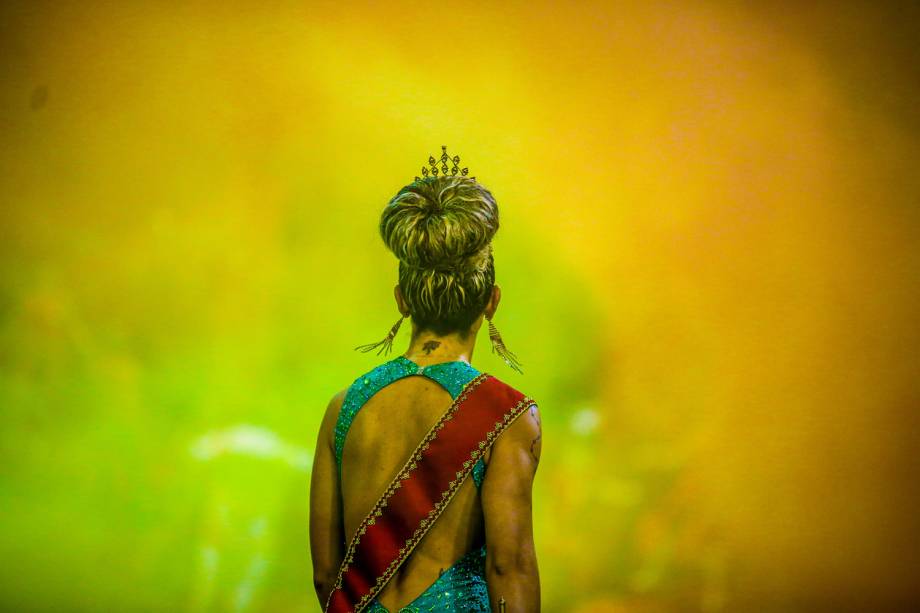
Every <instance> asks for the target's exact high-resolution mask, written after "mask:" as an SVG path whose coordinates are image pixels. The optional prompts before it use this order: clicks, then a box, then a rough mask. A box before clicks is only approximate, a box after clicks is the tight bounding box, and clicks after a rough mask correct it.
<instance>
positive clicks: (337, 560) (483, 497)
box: [310, 285, 542, 613]
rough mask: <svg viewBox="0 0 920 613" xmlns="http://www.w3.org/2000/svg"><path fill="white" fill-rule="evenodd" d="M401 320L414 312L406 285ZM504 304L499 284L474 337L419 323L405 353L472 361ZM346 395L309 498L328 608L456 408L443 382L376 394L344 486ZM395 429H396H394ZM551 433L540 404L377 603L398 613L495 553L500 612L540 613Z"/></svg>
mask: <svg viewBox="0 0 920 613" xmlns="http://www.w3.org/2000/svg"><path fill="white" fill-rule="evenodd" d="M394 296H395V299H396V305H397V308H398V309H399V311H400V313H401V314H403V315H404V316H409V309H408V307H407V305H406V302H405V300H404V298H403V296H402V294H401V292H400V290H399V286H398V285H397V286H396V288H395V289H394ZM500 301H501V290H500V289H499V287H498V286H495V287H494V288H493V291H492V296H491V297H490V299H489V302H488V304H487V305H486V307H485V309H484V310H483V313H482V314H481V315H480V316H479V317H478V318H477V320H476V321H475V322H474V323H473V325H472V327H471V328H470V332H469V333H468V334H467V335H465V336H464V335H461V334H459V333H452V334H448V335H445V336H439V335H436V334H434V333H433V332H431V331H430V330H419V329H417V327H416V326H415V325H414V323H413V329H412V338H411V340H410V343H409V348H408V349H407V350H406V352H405V353H404V354H403V355H404V356H405V357H407V358H408V359H410V360H412V361H414V362H416V363H417V364H419V365H422V366H426V365H429V364H438V363H441V362H448V361H455V360H459V361H465V362H469V361H470V360H471V358H472V355H473V350H474V348H475V344H476V337H477V334H476V333H477V332H478V330H479V328H480V327H481V326H482V323H483V320H484V319H485V318H486V317H488V318H491V317H493V316H494V314H495V311H496V309H497V308H498V304H499V302H500ZM346 391H347V390H342V391H340V392H339V393H337V394H336V395H335V396H334V397H333V398H332V399H331V401H330V402H329V404H328V406H327V408H326V413H325V415H324V417H323V422H322V424H321V426H320V431H319V435H318V440H317V445H316V455H315V457H314V462H313V474H312V477H311V493H310V548H311V556H312V559H313V583H314V587H315V589H316V595H317V597H318V599H319V602H320V606H321V607H324V606H325V604H326V601H327V599H328V597H329V594H330V593H331V591H332V588H333V586H334V584H335V580H336V577H337V575H338V570H339V566H340V565H341V562H342V558H343V557H344V553H345V546H344V544H343V543H344V542H346V541H347V542H350V541H351V539H352V537H353V535H354V533H355V530H356V529H357V526H358V524H360V522H361V521H362V520H363V519H364V516H365V515H366V514H367V512H368V511H369V510H370V508H371V507H372V506H373V504H374V503H375V502H376V500H377V498H378V497H379V495H380V493H381V492H382V491H383V490H384V489H385V487H386V486H387V484H389V482H390V481H391V480H392V479H393V477H395V475H396V473H397V472H398V471H399V469H400V468H401V467H402V464H403V462H404V461H405V458H406V457H408V456H409V455H410V454H411V453H412V451H413V450H414V449H415V446H416V445H417V443H418V441H419V440H420V439H421V438H422V437H423V436H424V434H425V433H426V432H427V431H428V429H429V428H430V426H431V425H432V424H433V423H434V421H436V420H437V418H438V417H439V416H440V415H441V414H442V413H443V411H444V409H446V407H447V406H448V405H449V404H450V400H451V399H450V396H449V394H447V392H446V391H445V390H444V389H443V388H441V387H440V385H438V384H437V383H435V382H434V381H431V380H429V379H426V378H424V377H418V376H412V377H406V378H404V379H401V380H399V381H396V382H394V383H392V384H390V385H388V386H387V387H385V388H384V389H382V390H381V391H380V392H378V393H377V394H375V395H374V396H373V397H372V398H371V399H370V400H368V402H367V403H366V404H365V405H364V407H363V408H362V409H361V411H360V412H359V413H358V416H357V417H356V418H355V421H354V422H353V424H352V426H351V429H350V430H349V434H348V438H347V439H346V444H345V450H344V453H343V461H342V482H341V487H340V483H339V476H338V471H337V470H336V465H335V456H334V446H333V445H334V442H333V441H334V439H333V434H334V428H335V422H336V419H337V417H338V413H339V409H340V408H341V406H342V401H343V400H344V397H345V392H346ZM394 424H397V426H396V427H394ZM541 443H542V430H541V424H540V414H539V410H538V408H537V406H536V405H532V406H531V407H529V409H528V410H527V411H525V412H524V413H523V414H522V415H520V416H519V417H518V418H517V419H516V420H515V421H514V423H512V424H511V425H510V426H509V427H508V428H507V429H506V430H505V431H504V432H503V433H502V435H501V436H499V437H498V439H497V440H496V442H495V443H494V444H493V445H492V447H491V448H490V449H488V450H486V452H485V454H484V456H483V460H484V461H485V462H486V464H487V465H488V469H487V470H486V476H485V479H484V481H483V484H482V489H481V492H480V491H478V490H477V488H476V487H475V484H474V483H473V480H472V479H471V478H470V479H466V480H465V481H464V483H463V485H462V486H461V487H460V489H459V490H458V491H457V493H456V494H455V496H454V498H453V500H451V503H450V504H449V505H448V506H447V507H446V508H445V510H444V512H443V513H442V514H441V516H440V518H439V519H438V520H437V522H435V524H434V526H433V527H432V528H431V529H430V530H429V532H428V533H427V534H426V535H425V537H424V538H423V539H422V540H421V542H420V543H419V544H418V546H417V547H416V548H415V550H414V551H413V552H412V555H411V556H409V558H408V559H407V560H406V562H405V563H404V564H403V565H402V567H401V568H400V569H399V571H398V572H397V573H396V574H395V575H394V576H393V577H392V578H391V579H390V581H389V582H388V583H387V585H386V586H385V587H384V588H383V590H381V592H380V593H379V594H378V595H377V598H378V600H380V602H381V604H383V605H384V606H385V607H387V608H388V609H389V610H390V611H396V610H398V609H399V608H400V607H401V606H404V605H406V604H408V603H409V602H411V601H412V600H413V599H414V598H415V597H416V596H418V595H419V594H420V593H421V592H423V591H424V590H425V588H427V587H428V586H429V585H430V584H431V583H432V582H433V581H434V580H435V579H436V578H437V577H438V576H439V575H440V574H441V573H442V572H444V570H446V569H447V568H448V567H450V566H451V565H452V564H453V563H454V562H455V561H456V560H457V559H458V558H459V557H460V556H462V555H463V554H464V553H466V552H468V551H470V550H471V549H473V548H475V547H478V546H479V545H481V544H482V543H483V542H484V543H486V546H487V557H486V581H487V584H488V589H489V599H490V601H491V603H492V610H493V611H495V612H496V613H498V611H499V602H500V600H501V599H502V598H504V600H505V609H504V610H505V612H506V613H516V612H522V613H523V612H527V613H532V612H534V611H539V610H540V581H539V573H538V568H537V559H536V551H535V547H534V541H533V524H532V518H531V512H532V488H533V479H534V474H535V472H536V469H537V465H538V463H539V459H540V450H541Z"/></svg>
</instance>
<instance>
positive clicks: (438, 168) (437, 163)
mask: <svg viewBox="0 0 920 613" xmlns="http://www.w3.org/2000/svg"><path fill="white" fill-rule="evenodd" d="M448 162H450V163H451V167H450V168H448V167H447V163H448ZM429 167H430V168H429ZM448 170H449V171H450V174H451V176H454V175H456V174H457V173H460V175H461V176H463V177H465V176H466V175H467V174H468V173H469V172H470V169H469V168H460V156H459V155H455V156H454V157H450V156H449V155H447V145H441V158H440V159H437V160H436V159H434V156H433V155H430V156H428V166H422V176H423V177H426V178H427V177H428V175H431V176H433V177H436V176H438V175H439V174H441V175H443V176H445V177H446V176H447V171H448ZM470 178H471V179H473V180H474V181H475V180H476V177H470ZM415 180H416V181H421V180H422V179H421V178H420V177H415Z"/></svg>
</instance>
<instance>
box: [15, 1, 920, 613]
mask: <svg viewBox="0 0 920 613" xmlns="http://www.w3.org/2000/svg"><path fill="white" fill-rule="evenodd" d="M918 15H920V13H918V10H917V9H916V6H912V5H910V4H907V3H905V4H904V5H897V4H885V3H869V2H865V3H852V2H847V3H820V2H818V3H815V2H807V3H806V2H802V3H800V2H791V1H789V2H770V3H754V2H750V3H736V2H689V1H688V2H617V3H608V2H577V3H570V4H562V3H542V2H527V3H524V2H510V3H489V4H486V3H474V4H468V3H451V4H443V5H442V4H438V5H435V4H430V3H428V4H426V3H409V2H402V1H398V2H388V3H370V2H367V3H334V2H302V3H293V2H265V3H257V2H251V3H217V2H212V3H201V4H199V3H195V4H194V5H187V4H185V3H178V2H82V3H76V2H73V3H71V2H56V3H41V2H40V3H36V2H6V3H4V4H3V5H2V9H0V49H2V55H0V83H2V85H0V130H2V139H0V186H2V188H0V189H2V191H0V194H2V201H0V207H2V208H0V338H2V341H0V411H2V413H0V414H2V432H0V466H2V469H0V560H2V566H0V568H2V570H0V608H2V610H11V611H292V610H302V611H318V610H319V606H318V603H317V602H316V598H315V596H314V594H313V590H312V585H311V568H310V558H309V550H308V540H307V500H308V496H309V471H310V466H311V459H312V450H313V447H314V444H315V437H316V430H317V427H318V424H319V420H320V417H321V415H322V411H323V409H324V407H325V406H326V403H327V402H328V400H329V399H330V397H331V396H332V395H333V394H334V393H335V392H337V391H338V390H340V389H342V388H343V387H345V386H347V385H348V384H349V383H350V382H351V381H352V380H353V379H354V378H355V377H357V376H358V375H359V374H361V373H362V372H364V371H366V370H368V369H370V368H371V367H373V366H374V365H375V364H376V363H378V362H379V361H380V360H378V359H377V358H375V356H373V355H372V354H370V355H368V354H360V353H356V352H354V351H352V348H353V347H354V346H356V345H358V344H361V343H366V342H370V341H374V340H377V339H378V338H380V337H382V336H383V335H384V334H385V333H386V331H387V330H388V329H389V327H390V325H392V323H393V321H395V319H396V317H397V312H396V309H395V306H394V304H393V299H392V293H391V291H392V286H393V284H394V283H395V278H396V262H395V260H394V259H393V258H392V256H390V255H389V254H388V253H387V252H386V250H385V249H384V247H383V244H382V242H381V241H380V240H379V237H378V235H377V233H376V223H377V219H378V215H379V211H380V209H381V208H382V206H383V205H384V203H385V202H386V201H387V200H388V199H389V198H390V197H391V196H392V195H393V194H395V192H396V191H397V190H398V189H399V188H400V187H401V186H402V185H404V184H405V183H407V182H409V181H411V179H412V177H413V176H414V175H415V174H417V173H418V172H419V170H420V167H421V165H422V163H423V162H424V161H425V160H426V159H427V157H428V155H429V154H432V153H433V154H438V153H439V151H440V146H441V145H442V144H446V145H448V147H449V152H451V153H458V154H460V155H461V157H462V158H463V163H464V164H465V165H469V167H470V169H471V172H472V174H474V175H476V176H477V178H478V179H479V180H480V181H481V182H483V183H484V184H485V185H487V186H488V187H489V188H491V189H492V191H493V193H494V194H495V195H496V197H497V199H498V201H499V204H500V207H501V213H502V228H501V230H500V232H499V234H498V237H497V239H496V242H495V251H496V261H497V270H498V277H499V283H500V284H501V286H502V288H503V292H504V293H503V296H504V298H503V301H502V307H501V308H500V310H499V312H498V315H497V317H496V323H497V325H498V327H499V329H500V330H501V332H502V334H503V336H504V338H505V340H506V342H507V343H508V345H509V347H510V348H511V349H512V350H513V351H514V352H516V353H517V354H518V356H520V357H521V358H522V360H523V362H524V363H525V373H526V374H525V375H523V376H518V375H516V373H513V372H512V371H510V370H508V369H507V368H506V367H505V366H504V365H503V364H502V363H500V362H498V361H497V360H496V359H495V358H494V356H492V355H491V354H490V353H489V351H488V340H487V338H485V335H483V336H482V338H481V340H480V345H479V347H478V349H477V351H476V355H475V356H474V363H475V364H476V365H477V366H478V367H479V368H480V369H481V370H485V371H488V372H491V373H494V374H496V375H498V376H499V377H502V378H504V379H505V380H507V381H509V382H510V383H512V384H513V385H515V386H516V387H518V388H520V389H521V390H523V391H524V392H526V393H527V394H529V395H531V396H532V397H534V398H536V399H537V400H538V401H539V403H540V405H541V410H542V413H543V418H544V446H543V459H542V462H541V467H540V470H539V472H538V475H537V479H536V484H535V492H536V493H535V496H536V500H535V521H536V524H535V525H536V538H537V547H538V556H539V562H540V571H541V580H542V589H543V604H544V610H546V611H576V612H579V613H585V612H593V611H604V612H608V611H610V612H620V611H622V612H626V611H640V612H651V611H707V612H709V611H824V610H835V611H847V610H854V611H881V610H906V609H907V608H908V607H909V605H910V604H911V603H914V602H917V601H918V598H920V595H918V590H920V588H918V585H917V582H916V579H917V577H920V553H918V551H920V546H918V545H920V544H918V526H917V511H918V506H920V505H918V498H920V487H918V485H917V482H916V481H914V480H912V478H914V477H916V476H917V473H918V470H917V469H918V454H917V447H918V445H917V444H918V442H920V441H918V438H920V437H918V421H920V418H918V408H920V406H918V405H920V402H918V401H920V393H918V384H917V383H918V379H920V377H918V375H920V373H918V370H920V369H918V360H917V347H918V342H920V326H918V317H917V314H918V313H917V306H918V298H920V296H918V284H917V279H918V278H920V275H918V273H920V250H918V242H920V241H918V229H920V210H918V204H920V173H918V172H917V161H918V159H920V144H918V138H917V136H918V133H920V110H918V104H917V100H918V94H920V78H918V66H920V57H918V51H917V49H918V48H917V45H916V40H917V35H918V31H920V30H918V27H917V25H918ZM407 340H408V338H407V332H406V331H405V330H403V332H402V333H401V336H400V338H399V339H398V341H397V344H396V349H397V351H399V352H402V351H403V350H404V349H405V346H406V342H407Z"/></svg>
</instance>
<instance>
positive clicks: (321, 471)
mask: <svg viewBox="0 0 920 613" xmlns="http://www.w3.org/2000/svg"><path fill="white" fill-rule="evenodd" d="M344 397H345V391H344V390H343V391H341V392H339V393H338V394H336V395H335V396H334V397H333V398H332V400H331V401H330V402H329V405H328V406H327V407H326V412H325V415H324V416H323V421H322V424H321V425H320V428H319V434H318V435H317V440H316V451H315V452H314V455H313V473H312V475H311V478H310V555H311V557H312V559H313V576H314V578H323V577H330V576H334V575H335V574H336V573H337V571H338V567H339V564H340V563H341V560H342V557H343V555H344V548H345V546H344V539H345V536H344V527H343V523H342V498H341V490H340V488H339V472H338V467H337V466H336V462H335V451H334V445H335V443H334V440H335V439H334V437H335V423H336V420H337V419H338V414H339V409H341V407H342V402H343V400H344Z"/></svg>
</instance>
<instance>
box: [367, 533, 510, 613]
mask: <svg viewBox="0 0 920 613" xmlns="http://www.w3.org/2000/svg"><path fill="white" fill-rule="evenodd" d="M485 577H486V546H485V545H483V546H482V547H479V548H477V549H474V550H473V551H471V552H469V553H467V554H466V555H465V556H463V557H462V558H460V559H459V560H457V561H456V562H454V564H453V565H451V567H450V568H448V569H447V570H445V571H444V572H443V573H442V574H441V576H440V577H438V578H437V579H436V580H435V582H434V583H432V584H431V585H430V586H428V588H427V589H426V590H425V591H424V592H422V593H421V594H420V595H419V596H418V597H417V598H415V600H413V601H412V602H410V603H409V604H407V605H406V606H404V607H402V608H401V609H399V611H398V613H421V612H422V611H457V612H461V611H462V612H464V613H467V612H478V611H491V610H492V609H491V607H490V604H489V588H488V587H487V585H486V578H485ZM366 611H367V612H368V613H390V611H389V609H387V608H386V607H385V606H383V605H382V604H380V602H378V601H377V599H376V598H375V599H374V600H372V601H371V603H370V605H369V606H368V608H367V609H366Z"/></svg>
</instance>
